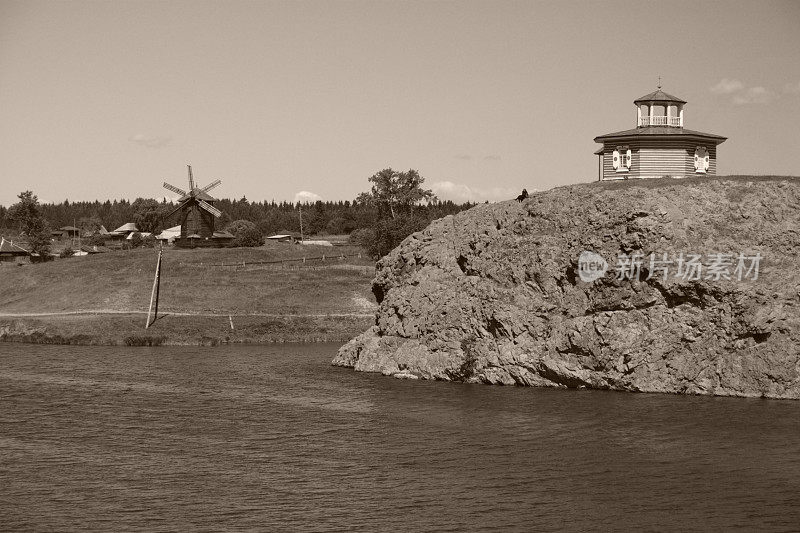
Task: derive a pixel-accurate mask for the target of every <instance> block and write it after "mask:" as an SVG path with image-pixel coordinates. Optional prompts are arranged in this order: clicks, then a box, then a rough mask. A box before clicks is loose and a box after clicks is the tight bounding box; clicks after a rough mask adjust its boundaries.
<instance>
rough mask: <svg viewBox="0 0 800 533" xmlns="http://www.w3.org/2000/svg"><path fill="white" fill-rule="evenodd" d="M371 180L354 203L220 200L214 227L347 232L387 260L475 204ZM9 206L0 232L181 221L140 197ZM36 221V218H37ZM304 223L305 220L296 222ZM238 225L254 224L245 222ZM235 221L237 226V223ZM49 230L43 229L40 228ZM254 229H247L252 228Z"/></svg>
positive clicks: (399, 179) (155, 227) (389, 174)
mask: <svg viewBox="0 0 800 533" xmlns="http://www.w3.org/2000/svg"><path fill="white" fill-rule="evenodd" d="M368 181H369V182H370V183H371V189H370V190H369V191H368V192H364V193H361V194H359V195H358V197H357V198H356V199H355V200H353V201H325V202H323V201H317V202H306V203H293V202H275V201H274V200H273V201H271V202H267V201H261V202H253V201H250V200H248V199H247V198H246V197H242V198H241V199H239V200H232V199H220V200H217V201H216V202H214V206H215V207H217V208H218V209H219V210H221V211H222V213H223V214H222V216H221V217H220V218H219V219H217V222H216V226H217V227H218V228H232V229H239V228H241V227H244V226H247V227H253V226H254V227H255V228H257V230H258V232H260V233H261V234H262V235H264V236H268V235H272V234H275V233H290V234H299V233H300V232H301V231H302V233H303V234H304V235H344V234H347V235H351V240H352V241H354V242H356V243H358V244H362V245H363V246H365V247H366V248H367V249H368V251H369V253H371V254H372V255H375V256H381V255H384V254H385V253H386V252H388V251H389V250H391V249H392V248H393V247H394V246H396V245H397V244H398V243H399V242H400V240H402V239H403V238H405V237H406V236H408V235H409V234H410V233H412V232H414V231H417V230H419V229H422V228H424V227H425V226H427V225H428V224H429V223H430V222H431V221H432V220H435V219H437V218H442V217H444V216H447V215H451V214H455V213H458V212H459V211H463V210H465V209H468V208H470V207H472V206H473V205H475V204H472V203H469V202H467V203H463V204H456V203H454V202H452V201H449V200H446V201H441V200H439V199H438V198H436V196H435V195H434V194H433V193H432V192H431V191H430V190H426V189H423V188H422V185H423V183H424V178H423V177H422V176H420V174H419V173H418V172H417V171H416V170H409V171H406V172H398V171H395V170H392V169H391V168H387V169H383V170H381V171H379V172H377V173H375V174H374V175H373V176H371V177H370V178H369V179H368ZM19 198H20V201H19V202H18V203H17V204H14V205H13V206H11V207H10V208H5V207H3V206H0V228H10V229H13V230H17V231H18V232H19V231H25V229H26V228H27V230H28V231H26V233H28V232H29V231H31V230H33V231H34V232H36V234H37V235H43V234H45V233H46V234H47V235H48V237H49V231H50V228H55V229H57V228H61V227H64V226H76V227H78V228H80V229H81V230H82V231H84V232H86V233H92V232H96V231H97V230H98V229H99V228H100V226H101V225H102V226H104V227H105V228H106V229H107V230H108V231H113V230H114V229H115V228H117V227H119V226H121V225H123V224H125V223H127V222H134V223H136V225H137V227H138V228H139V230H140V231H143V232H150V233H158V232H160V231H161V230H163V229H165V228H168V227H171V226H173V225H177V224H178V215H177V214H175V215H173V216H172V217H168V216H167V215H168V214H169V213H170V212H172V211H173V210H174V209H175V207H176V206H175V205H174V204H172V203H169V202H166V201H165V200H162V201H158V200H156V199H153V198H137V199H136V200H134V201H133V202H130V201H127V200H113V201H112V200H106V201H104V202H100V201H93V202H86V201H73V202H70V201H69V200H65V201H63V202H61V203H52V204H39V203H38V201H36V196H35V195H34V194H33V193H32V192H31V191H25V192H23V193H21V194H20V195H19ZM37 217H38V218H39V219H41V220H40V221H37ZM301 218H302V221H301ZM240 221H247V222H250V223H251V224H247V225H243V224H241V223H240ZM234 223H238V224H234ZM45 230H46V231H45ZM251 231H252V230H251Z"/></svg>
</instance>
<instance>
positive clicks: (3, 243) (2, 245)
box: [0, 237, 30, 255]
mask: <svg viewBox="0 0 800 533" xmlns="http://www.w3.org/2000/svg"><path fill="white" fill-rule="evenodd" d="M0 253H3V254H10V255H28V254H30V252H29V251H28V250H26V249H25V248H23V247H21V246H17V245H16V244H14V243H13V242H11V241H7V240H6V239H5V237H2V238H0Z"/></svg>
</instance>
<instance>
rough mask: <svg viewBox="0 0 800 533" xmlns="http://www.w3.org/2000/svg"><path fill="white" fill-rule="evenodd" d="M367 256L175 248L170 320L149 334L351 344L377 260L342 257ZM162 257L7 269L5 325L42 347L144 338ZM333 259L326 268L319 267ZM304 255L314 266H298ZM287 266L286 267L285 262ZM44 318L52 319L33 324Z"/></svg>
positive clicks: (166, 297)
mask: <svg viewBox="0 0 800 533" xmlns="http://www.w3.org/2000/svg"><path fill="white" fill-rule="evenodd" d="M359 252H360V250H359V249H358V248H355V247H336V248H331V247H321V246H299V245H292V244H286V243H268V244H266V245H265V246H263V247H261V248H256V249H197V250H175V249H166V250H165V251H164V259H163V265H162V280H161V298H160V305H159V312H160V313H159V314H163V315H166V316H165V317H164V318H162V319H160V320H159V321H157V322H156V323H155V324H154V325H153V326H152V327H151V328H150V329H149V330H148V331H147V333H148V335H163V336H166V337H167V342H182V343H183V342H192V343H194V342H200V339H202V338H203V337H206V338H207V339H206V340H203V341H202V342H206V341H208V339H217V340H221V341H224V340H228V341H231V342H263V341H270V340H287V341H288V340H316V339H317V338H320V339H330V340H334V339H339V338H341V339H345V338H347V337H348V336H349V335H351V334H352V332H353V331H357V329H358V328H359V327H363V325H364V324H365V323H366V324H368V323H369V322H370V320H371V319H370V318H369V317H368V316H369V314H370V313H371V312H372V311H373V302H374V300H373V298H372V294H371V292H370V280H371V279H372V275H373V270H372V267H373V263H372V261H370V260H369V259H368V258H366V257H362V258H358V257H347V258H344V259H342V258H339V257H338V256H340V255H348V256H355V255H357V254H358V253H359ZM157 255H158V251H157V250H154V249H140V250H133V251H118V252H110V253H106V254H98V255H93V256H86V257H74V258H70V259H62V260H58V261H53V262H50V263H45V264H34V265H23V266H12V265H2V266H0V327H2V326H3V325H4V324H5V327H6V330H5V331H6V336H7V337H8V338H12V337H13V338H17V339H20V340H32V341H37V342H45V341H47V339H46V338H38V339H37V338H35V337H36V334H37V332H41V331H43V329H42V328H45V329H47V331H48V333H47V336H49V337H50V338H53V339H54V342H59V339H58V337H62V339H61V340H62V341H67V342H69V341H70V339H72V340H75V339H76V338H78V336H80V335H88V336H89V337H92V338H93V339H94V340H92V339H91V338H85V339H83V340H80V342H95V341H96V342H101V341H102V339H105V341H102V342H106V341H108V342H110V341H112V340H113V339H118V340H119V339H124V338H125V337H131V336H136V335H140V334H142V333H143V331H140V330H142V327H143V325H144V321H145V319H144V316H143V315H140V314H141V313H144V312H146V311H147V308H148V305H149V302H150V293H151V288H152V283H153V274H154V270H155V265H156V259H157ZM323 255H324V256H325V261H324V262H323V261H321V260H319V259H313V258H320V257H322V256H323ZM303 257H306V258H307V261H306V262H305V263H302V262H300V261H296V260H297V259H300V258H303ZM281 260H283V261H286V262H285V263H283V264H281V263H280V262H277V263H276V261H281ZM292 260H295V261H292ZM243 263H244V264H243ZM223 265H225V266H223ZM65 313H77V316H76V315H64V314H65ZM93 313H96V314H97V316H92V314H93ZM112 313H113V314H112ZM36 314H51V315H50V316H30V315H36ZM20 315H29V316H20ZM324 315H337V316H324ZM229 316H232V317H233V321H234V327H235V329H234V330H231V329H230V321H231V319H230V318H229ZM248 328H249V329H248ZM13 332H16V333H15V334H14V335H11V333H13ZM21 332H24V334H22V333H21ZM2 333H3V331H0V335H2ZM15 335H16V336H15ZM40 337H41V335H40ZM226 337H227V339H226ZM98 339H100V340H98ZM209 342H210V341H209Z"/></svg>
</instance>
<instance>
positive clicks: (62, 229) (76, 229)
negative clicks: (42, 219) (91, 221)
mask: <svg viewBox="0 0 800 533" xmlns="http://www.w3.org/2000/svg"><path fill="white" fill-rule="evenodd" d="M58 229H59V230H61V231H80V229H79V228H76V227H75V226H64V227H62V228H58Z"/></svg>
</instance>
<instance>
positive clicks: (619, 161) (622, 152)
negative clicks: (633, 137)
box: [611, 146, 633, 172]
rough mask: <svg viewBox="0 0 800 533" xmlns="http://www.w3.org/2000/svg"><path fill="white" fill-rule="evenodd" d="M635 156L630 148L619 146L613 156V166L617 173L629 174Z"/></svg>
mask: <svg viewBox="0 0 800 533" xmlns="http://www.w3.org/2000/svg"><path fill="white" fill-rule="evenodd" d="M632 159H633V154H632V153H631V149H630V147H628V146H617V148H616V150H614V152H613V153H612V154H611V165H612V166H613V167H614V171H616V172H628V170H630V168H631V161H632Z"/></svg>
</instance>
